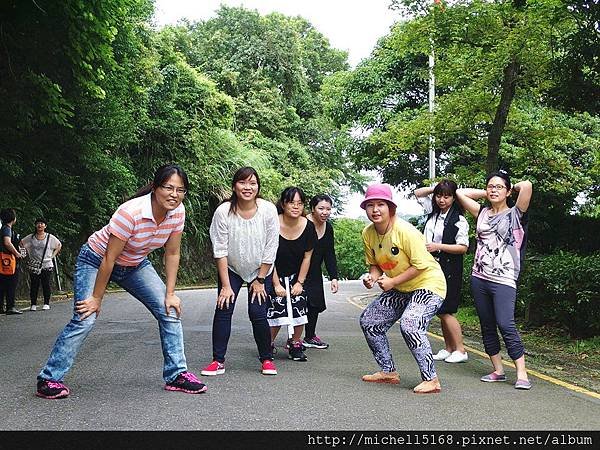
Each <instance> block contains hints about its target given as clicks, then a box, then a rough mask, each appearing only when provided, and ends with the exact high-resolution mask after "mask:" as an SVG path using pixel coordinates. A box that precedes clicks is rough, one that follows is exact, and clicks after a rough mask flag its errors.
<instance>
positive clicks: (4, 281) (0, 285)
mask: <svg viewBox="0 0 600 450" xmlns="http://www.w3.org/2000/svg"><path fill="white" fill-rule="evenodd" d="M0 221H2V228H0V252H2V254H3V257H2V264H3V266H4V269H5V273H2V274H0V309H2V310H3V312H6V314H7V315H16V314H23V313H22V312H21V311H19V310H18V309H17V308H16V307H15V296H16V293H17V283H18V282H19V271H18V268H17V261H19V260H20V259H21V258H22V257H23V256H22V255H21V253H20V252H19V250H18V249H17V248H16V246H15V233H14V231H13V225H14V224H15V222H16V221H17V215H16V213H15V210H14V209H12V208H7V209H3V210H1V211H0ZM17 245H18V244H17ZM9 272H12V273H9ZM5 298H6V309H4V308H3V306H4V299H5Z"/></svg>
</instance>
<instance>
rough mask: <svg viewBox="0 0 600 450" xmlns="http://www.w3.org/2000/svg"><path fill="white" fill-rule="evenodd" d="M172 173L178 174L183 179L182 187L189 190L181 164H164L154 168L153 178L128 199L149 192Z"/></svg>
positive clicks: (186, 177)
mask: <svg viewBox="0 0 600 450" xmlns="http://www.w3.org/2000/svg"><path fill="white" fill-rule="evenodd" d="M173 175H179V176H180V177H181V180H182V181H183V187H184V188H185V190H186V191H189V189H190V183H189V181H188V176H187V174H186V173H185V171H184V170H183V169H182V168H181V166H178V165H177V164H165V165H163V166H160V167H159V168H158V169H156V172H155V173H154V179H153V180H152V181H151V182H150V183H148V184H147V185H146V186H144V187H142V188H140V189H138V191H137V192H136V193H135V194H133V196H132V197H131V198H129V200H131V199H133V198H137V197H141V196H143V195H147V194H149V193H150V192H152V191H153V190H154V189H156V188H158V187H159V186H160V185H162V184H163V183H164V182H165V181H167V180H168V179H169V178H171V177H172V176H173Z"/></svg>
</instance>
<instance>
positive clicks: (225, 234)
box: [209, 198, 279, 282]
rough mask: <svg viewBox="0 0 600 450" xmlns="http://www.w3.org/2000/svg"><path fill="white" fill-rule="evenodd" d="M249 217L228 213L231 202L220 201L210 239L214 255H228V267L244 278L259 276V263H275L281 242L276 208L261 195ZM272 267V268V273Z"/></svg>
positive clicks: (213, 220)
mask: <svg viewBox="0 0 600 450" xmlns="http://www.w3.org/2000/svg"><path fill="white" fill-rule="evenodd" d="M256 202H257V206H258V207H257V210H256V213H255V214H254V216H253V217H252V218H250V219H244V218H243V217H241V216H239V215H238V214H237V213H232V214H230V213H229V205H230V204H229V202H225V203H223V204H221V205H220V206H219V207H218V208H217V209H216V211H215V214H214V215H213V219H212V223H211V224H210V230H209V233H210V240H211V241H212V245H213V256H214V257H215V258H223V257H227V265H228V267H229V269H230V270H231V271H233V272H235V273H236V274H238V275H239V276H240V277H241V278H242V279H243V280H244V281H246V282H250V281H252V280H254V279H255V278H256V276H257V275H258V271H259V269H260V265H261V264H262V263H265V264H271V265H272V264H273V263H274V262H275V256H276V255H277V247H278V245H279V217H278V215H277V208H275V205H273V204H272V203H270V202H268V201H266V200H263V199H261V198H259V199H257V200H256ZM272 271H273V267H272V266H271V268H270V269H269V274H270V273H271V272H272Z"/></svg>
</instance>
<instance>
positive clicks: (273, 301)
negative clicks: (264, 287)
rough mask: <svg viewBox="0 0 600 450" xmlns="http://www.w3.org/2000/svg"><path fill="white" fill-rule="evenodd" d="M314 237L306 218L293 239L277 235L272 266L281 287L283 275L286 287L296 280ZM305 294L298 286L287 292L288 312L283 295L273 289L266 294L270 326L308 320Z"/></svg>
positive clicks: (312, 244) (313, 244) (315, 238)
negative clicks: (286, 280)
mask: <svg viewBox="0 0 600 450" xmlns="http://www.w3.org/2000/svg"><path fill="white" fill-rule="evenodd" d="M316 241H317V233H316V231H315V226H314V225H313V223H312V222H310V221H309V220H307V221H306V227H305V228H304V231H303V232H302V234H301V235H300V236H299V237H298V238H297V239H294V240H288V239H286V238H284V237H283V236H281V235H279V248H278V249H277V257H276V259H275V268H276V269H277V275H278V277H279V282H280V283H281V285H282V286H283V287H284V288H285V286H286V282H285V279H286V278H288V281H289V287H290V290H291V289H292V286H293V285H294V283H296V281H297V280H298V272H299V271H300V266H301V265H302V260H303V259H304V253H306V252H308V251H310V250H312V249H313V248H314V246H315V242H316ZM307 302H308V298H307V295H306V291H305V290H302V292H301V293H300V294H299V295H294V296H291V307H292V308H291V314H289V313H288V307H287V303H288V302H287V298H286V297H278V296H277V295H276V294H275V292H274V291H273V292H271V293H270V295H269V309H268V311H267V320H268V321H269V325H270V326H272V327H275V326H281V325H292V326H297V325H304V324H305V323H306V322H308V319H307V317H306V312H307V307H308V303H307ZM290 316H291V317H290Z"/></svg>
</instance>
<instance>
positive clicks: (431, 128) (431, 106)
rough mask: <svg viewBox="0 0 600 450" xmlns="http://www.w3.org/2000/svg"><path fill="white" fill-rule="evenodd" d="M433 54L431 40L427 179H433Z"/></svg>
mask: <svg viewBox="0 0 600 450" xmlns="http://www.w3.org/2000/svg"><path fill="white" fill-rule="evenodd" d="M434 66H435V54H434V52H433V39H431V53H430V54H429V117H430V120H431V124H430V129H429V179H430V180H432V181H433V179H434V178H435V136H434V134H433V132H434V129H433V109H434V107H435V75H434V73H433V68H434Z"/></svg>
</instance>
